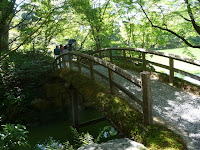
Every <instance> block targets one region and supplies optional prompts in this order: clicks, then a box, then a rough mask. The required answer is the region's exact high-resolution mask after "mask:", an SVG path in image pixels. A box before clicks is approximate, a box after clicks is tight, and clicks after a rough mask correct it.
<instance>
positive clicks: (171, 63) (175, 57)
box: [88, 48, 200, 83]
mask: <svg viewBox="0 0 200 150" xmlns="http://www.w3.org/2000/svg"><path fill="white" fill-rule="evenodd" d="M119 50H120V51H123V54H122V55H123V56H116V57H122V58H123V59H124V60H126V59H133V60H137V61H141V62H142V64H143V71H145V70H146V65H147V64H148V63H150V64H153V65H156V66H159V67H162V68H165V69H168V70H169V71H170V73H169V82H171V83H173V81H174V73H175V72H177V73H180V74H183V75H186V76H189V77H192V78H194V79H196V80H199V81H200V77H199V76H197V75H194V74H191V73H189V72H186V71H183V70H180V69H177V68H174V60H178V61H182V62H184V63H189V64H192V65H195V66H199V67H200V60H193V59H190V58H186V57H182V56H179V55H174V54H167V53H163V52H158V51H151V50H145V49H141V48H105V49H101V50H98V51H93V52H90V53H88V54H89V55H93V54H97V53H101V55H102V53H103V52H105V51H109V53H110V54H112V51H119ZM125 51H129V52H130V51H134V52H140V53H142V59H138V58H134V57H132V58H128V57H126V54H125ZM145 54H153V55H157V56H161V57H165V58H169V65H168V66H166V65H163V64H160V63H157V62H152V61H149V60H147V59H146V58H145ZM101 57H102V56H101ZM105 57H110V59H111V57H112V60H113V57H115V56H114V55H113V54H112V56H105ZM125 62H126V61H125Z"/></svg>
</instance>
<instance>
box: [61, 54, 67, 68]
mask: <svg viewBox="0 0 200 150" xmlns="http://www.w3.org/2000/svg"><path fill="white" fill-rule="evenodd" d="M62 60H63V61H62V63H63V66H64V69H66V67H67V66H66V60H65V56H63V57H62Z"/></svg>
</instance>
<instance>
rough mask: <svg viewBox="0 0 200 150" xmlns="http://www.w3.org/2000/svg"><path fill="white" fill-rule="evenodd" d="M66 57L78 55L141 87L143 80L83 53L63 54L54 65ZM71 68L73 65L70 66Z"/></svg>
mask: <svg viewBox="0 0 200 150" xmlns="http://www.w3.org/2000/svg"><path fill="white" fill-rule="evenodd" d="M65 55H69V56H70V55H76V56H79V57H82V58H86V59H88V60H90V61H93V62H95V63H98V64H100V65H102V66H104V67H106V68H108V69H110V70H112V71H113V72H115V73H117V74H118V75H120V76H122V77H123V78H125V79H127V80H128V81H130V82H132V83H133V84H135V85H136V86H138V87H141V80H138V79H136V78H135V77H134V76H133V75H132V74H131V73H129V72H128V71H126V70H124V69H122V68H120V67H118V66H116V65H114V64H112V63H110V62H108V61H105V60H102V59H100V58H97V57H93V56H90V55H87V54H83V53H79V52H74V51H71V52H67V53H63V54H61V55H60V56H59V57H57V58H56V59H55V61H54V63H55V62H56V60H57V59H59V58H61V57H63V56H65ZM70 66H71V65H70Z"/></svg>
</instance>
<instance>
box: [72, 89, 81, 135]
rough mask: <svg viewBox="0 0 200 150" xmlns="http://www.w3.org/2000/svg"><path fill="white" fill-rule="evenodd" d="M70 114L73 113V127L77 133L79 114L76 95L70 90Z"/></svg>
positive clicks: (73, 90)
mask: <svg viewBox="0 0 200 150" xmlns="http://www.w3.org/2000/svg"><path fill="white" fill-rule="evenodd" d="M72 112H73V126H74V128H76V130H77V131H79V119H78V118H79V113H78V93H77V91H76V90H75V89H72Z"/></svg>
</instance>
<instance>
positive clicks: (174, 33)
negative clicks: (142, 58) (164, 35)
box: [138, 2, 200, 48]
mask: <svg viewBox="0 0 200 150" xmlns="http://www.w3.org/2000/svg"><path fill="white" fill-rule="evenodd" d="M138 4H139V5H140V7H141V9H142V11H143V13H144V14H145V16H146V18H147V19H148V21H149V22H150V24H151V26H152V27H154V28H158V29H161V30H164V31H167V32H169V33H171V34H173V35H175V36H176V37H178V38H180V39H181V40H182V41H183V42H184V43H185V44H186V45H188V46H190V47H193V48H200V45H192V44H191V43H189V42H188V41H187V40H186V39H185V38H184V37H183V36H180V35H179V34H177V33H176V32H174V31H172V30H170V29H167V28H163V27H160V26H157V25H154V24H153V22H152V21H151V19H150V18H149V16H148V15H147V13H146V12H145V10H144V8H143V7H142V5H141V4H140V3H139V2H138Z"/></svg>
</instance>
